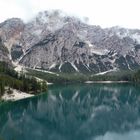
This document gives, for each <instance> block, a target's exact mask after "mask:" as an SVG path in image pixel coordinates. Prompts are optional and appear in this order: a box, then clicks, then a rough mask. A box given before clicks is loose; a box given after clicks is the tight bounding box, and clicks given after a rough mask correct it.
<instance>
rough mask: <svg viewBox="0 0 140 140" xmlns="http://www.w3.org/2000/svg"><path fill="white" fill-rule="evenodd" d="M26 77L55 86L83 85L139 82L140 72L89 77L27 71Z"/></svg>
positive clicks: (89, 75)
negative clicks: (33, 77) (45, 81)
mask: <svg viewBox="0 0 140 140" xmlns="http://www.w3.org/2000/svg"><path fill="white" fill-rule="evenodd" d="M28 71H29V73H28V75H32V76H36V77H39V78H41V79H44V80H47V81H48V82H52V83H56V84H64V83H83V82H85V81H129V82H140V70H139V71H118V72H112V73H108V74H105V75H94V74H93V75H91V74H82V73H58V75H56V74H50V73H46V72H40V71H36V70H30V69H28Z"/></svg>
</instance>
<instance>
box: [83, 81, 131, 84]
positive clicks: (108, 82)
mask: <svg viewBox="0 0 140 140" xmlns="http://www.w3.org/2000/svg"><path fill="white" fill-rule="evenodd" d="M84 83H85V84H93V83H99V84H111V83H130V82H129V81H86V82H84Z"/></svg>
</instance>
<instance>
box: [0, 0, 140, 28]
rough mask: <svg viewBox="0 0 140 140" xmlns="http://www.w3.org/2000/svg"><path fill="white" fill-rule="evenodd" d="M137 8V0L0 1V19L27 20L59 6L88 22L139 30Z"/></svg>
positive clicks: (139, 10) (139, 18)
mask: <svg viewBox="0 0 140 140" xmlns="http://www.w3.org/2000/svg"><path fill="white" fill-rule="evenodd" d="M139 7H140V0H0V22H2V21H4V20H5V19H7V18H12V17H19V18H22V19H23V20H24V21H28V20H29V19H31V18H32V17H33V16H35V15H36V14H37V13H38V12H39V11H43V10H50V9H60V10H62V11H65V12H66V13H70V14H71V15H75V16H79V17H88V18H89V23H90V24H94V25H100V26H102V27H111V26H117V25H118V26H122V27H127V28H139V29H140V8H139Z"/></svg>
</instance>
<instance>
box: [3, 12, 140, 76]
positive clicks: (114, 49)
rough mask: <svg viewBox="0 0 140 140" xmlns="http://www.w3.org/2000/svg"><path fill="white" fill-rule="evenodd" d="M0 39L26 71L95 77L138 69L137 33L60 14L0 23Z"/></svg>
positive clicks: (139, 42)
mask: <svg viewBox="0 0 140 140" xmlns="http://www.w3.org/2000/svg"><path fill="white" fill-rule="evenodd" d="M0 37H1V38H2V42H3V44H4V45H5V46H6V47H7V48H8V50H9V54H10V55H9V57H10V59H11V60H13V61H16V62H18V63H19V64H20V65H23V66H25V67H29V68H34V69H36V68H37V69H44V70H49V71H55V72H81V73H95V74H96V73H100V72H105V71H110V70H112V71H115V70H117V69H120V70H121V69H122V70H125V69H126V70H135V69H138V68H139V67H140V30H138V29H125V28H121V27H112V28H101V27H100V26H94V25H88V24H86V23H84V22H82V21H80V20H79V19H77V18H75V17H70V16H65V14H63V13H62V12H60V11H53V12H48V11H45V12H41V13H39V14H38V16H36V18H34V19H33V20H31V21H30V22H28V23H24V22H23V21H22V20H21V19H18V18H14V19H9V20H7V21H5V22H3V23H1V24H0ZM15 54H16V55H15ZM13 56H14V57H13Z"/></svg>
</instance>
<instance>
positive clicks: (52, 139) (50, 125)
mask: <svg viewBox="0 0 140 140" xmlns="http://www.w3.org/2000/svg"><path fill="white" fill-rule="evenodd" d="M0 136H1V137H3V138H4V139H5V140H9V139H18V140H29V139H31V140H139V138H140V88H139V87H138V86H134V85H132V84H91V85H86V84H85V85H69V86H52V87H50V88H49V90H48V92H47V93H46V94H43V95H41V96H38V97H35V98H32V99H26V100H22V101H18V102H14V103H6V104H4V105H1V106H0Z"/></svg>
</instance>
